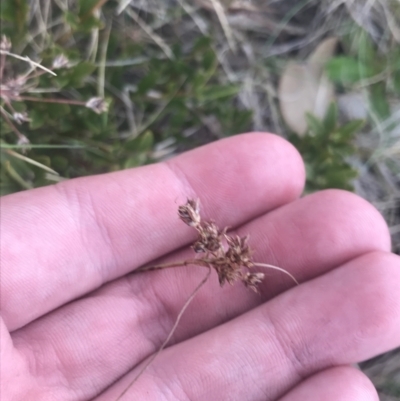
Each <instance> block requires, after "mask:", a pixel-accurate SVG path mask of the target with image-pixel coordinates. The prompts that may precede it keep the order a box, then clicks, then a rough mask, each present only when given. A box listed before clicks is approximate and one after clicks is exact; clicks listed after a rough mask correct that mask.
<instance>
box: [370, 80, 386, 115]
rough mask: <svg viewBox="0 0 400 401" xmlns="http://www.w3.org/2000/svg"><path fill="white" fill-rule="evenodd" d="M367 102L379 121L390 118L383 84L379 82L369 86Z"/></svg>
mask: <svg viewBox="0 0 400 401" xmlns="http://www.w3.org/2000/svg"><path fill="white" fill-rule="evenodd" d="M369 101H370V104H371V107H372V109H373V111H374V112H375V113H376V114H377V116H378V117H379V118H380V119H381V120H385V119H386V118H388V117H389V116H390V106H389V103H388V97H387V93H386V84H385V82H379V83H377V84H374V85H371V87H370V91H369Z"/></svg>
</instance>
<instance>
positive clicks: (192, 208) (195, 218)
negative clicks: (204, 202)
mask: <svg viewBox="0 0 400 401" xmlns="http://www.w3.org/2000/svg"><path fill="white" fill-rule="evenodd" d="M178 215H179V218H180V219H181V220H182V221H183V222H184V223H185V224H187V225H188V226H190V227H195V228H198V227H200V222H201V218H200V204H199V201H198V200H192V199H188V200H187V202H186V204H184V205H182V206H179V208H178Z"/></svg>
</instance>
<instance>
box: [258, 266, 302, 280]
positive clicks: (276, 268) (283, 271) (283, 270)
mask: <svg viewBox="0 0 400 401" xmlns="http://www.w3.org/2000/svg"><path fill="white" fill-rule="evenodd" d="M254 266H257V267H265V268H266V269H273V270H278V271H280V272H282V273H285V274H287V275H288V276H289V277H290V278H291V279H292V280H293V281H294V282H295V283H296V284H297V285H300V284H299V282H298V281H297V280H296V279H295V278H294V276H293V275H292V274H290V273H289V272H288V271H287V270H285V269H282V268H281V267H278V266H274V265H268V264H266V263H254Z"/></svg>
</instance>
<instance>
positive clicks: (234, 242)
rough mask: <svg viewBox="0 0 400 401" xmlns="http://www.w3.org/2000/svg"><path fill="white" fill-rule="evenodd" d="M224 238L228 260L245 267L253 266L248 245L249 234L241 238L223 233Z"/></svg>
mask: <svg viewBox="0 0 400 401" xmlns="http://www.w3.org/2000/svg"><path fill="white" fill-rule="evenodd" d="M225 238H226V241H227V243H228V246H229V248H228V250H227V252H226V257H227V258H228V259H229V261H230V262H232V263H234V264H237V265H241V266H245V267H247V268H249V267H251V266H253V261H252V258H251V253H252V252H251V250H250V248H249V245H248V240H249V236H246V237H242V238H241V237H239V236H238V235H236V236H235V237H230V236H229V235H225Z"/></svg>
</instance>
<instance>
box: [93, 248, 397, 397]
mask: <svg viewBox="0 0 400 401" xmlns="http://www.w3.org/2000/svg"><path fill="white" fill-rule="evenodd" d="M399 265H400V262H399V257H398V256H395V255H393V254H387V253H374V254H367V255H364V256H362V257H360V258H357V259H355V260H352V261H351V262H349V263H347V264H346V265H344V266H342V267H341V268H338V269H335V270H333V271H332V272H329V273H327V274H325V275H324V276H321V277H318V278H316V279H314V280H312V281H309V282H307V283H305V284H303V285H301V286H299V287H295V288H293V289H292V290H290V291H287V292H285V293H284V294H281V295H280V296H278V297H276V298H275V299H273V300H271V301H270V302H268V303H266V304H264V305H262V306H260V307H258V308H256V309H254V310H252V311H250V312H248V313H246V314H244V315H241V316H240V317H238V318H236V319H234V320H232V321H230V322H228V323H226V324H224V325H221V326H218V327H217V328H215V329H212V330H210V331H207V332H206V333H203V334H201V335H199V336H197V337H194V338H191V339H190V340H187V341H185V342H182V343H179V344H177V345H175V346H172V347H170V348H168V349H166V350H165V351H164V352H163V353H162V354H161V355H160V356H159V358H158V359H156V360H155V361H154V362H153V364H152V365H150V366H149V367H148V369H147V371H145V372H144V373H143V375H142V376H141V377H140V378H139V379H138V380H137V381H136V382H135V384H134V385H133V386H132V387H131V388H130V389H129V391H128V392H127V393H126V396H124V397H123V398H122V399H121V400H129V399H136V398H137V399H140V398H141V397H143V395H144V394H145V395H146V400H149V401H151V400H159V399H160V398H161V399H163V400H165V401H168V400H175V399H188V400H190V399H196V400H199V401H200V400H210V399H216V400H221V401H223V400H230V401H235V400H241V401H243V400H261V399H263V400H266V401H268V400H275V399H277V398H279V397H282V396H283V395H284V394H285V393H287V392H288V391H289V390H290V389H292V388H293V387H294V386H296V385H298V384H299V383H301V382H302V381H303V380H304V379H305V378H308V377H310V376H312V375H314V374H316V373H317V372H319V371H321V370H325V369H329V368H331V367H334V366H339V365H347V364H352V363H355V362H358V361H360V360H365V359H368V358H371V357H373V356H374V355H377V354H379V353H382V352H386V351H388V350H389V349H392V348H395V347H396V346H398V345H400V297H399V296H398V282H399V281H398V280H400V269H399ZM139 370H140V366H138V367H137V368H136V369H135V370H134V371H132V372H131V373H130V374H129V375H127V376H125V377H124V378H123V379H121V380H120V381H119V382H117V383H116V384H115V385H114V386H112V387H111V388H110V389H109V390H107V391H106V392H105V393H104V394H103V395H102V396H101V397H99V398H98V399H97V400H96V401H103V400H113V399H114V397H115V396H116V395H118V394H120V393H121V392H122V391H123V390H125V389H126V387H127V386H128V385H129V383H130V382H131V381H132V379H133V378H134V377H135V376H136V374H137V372H138V371H139Z"/></svg>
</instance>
